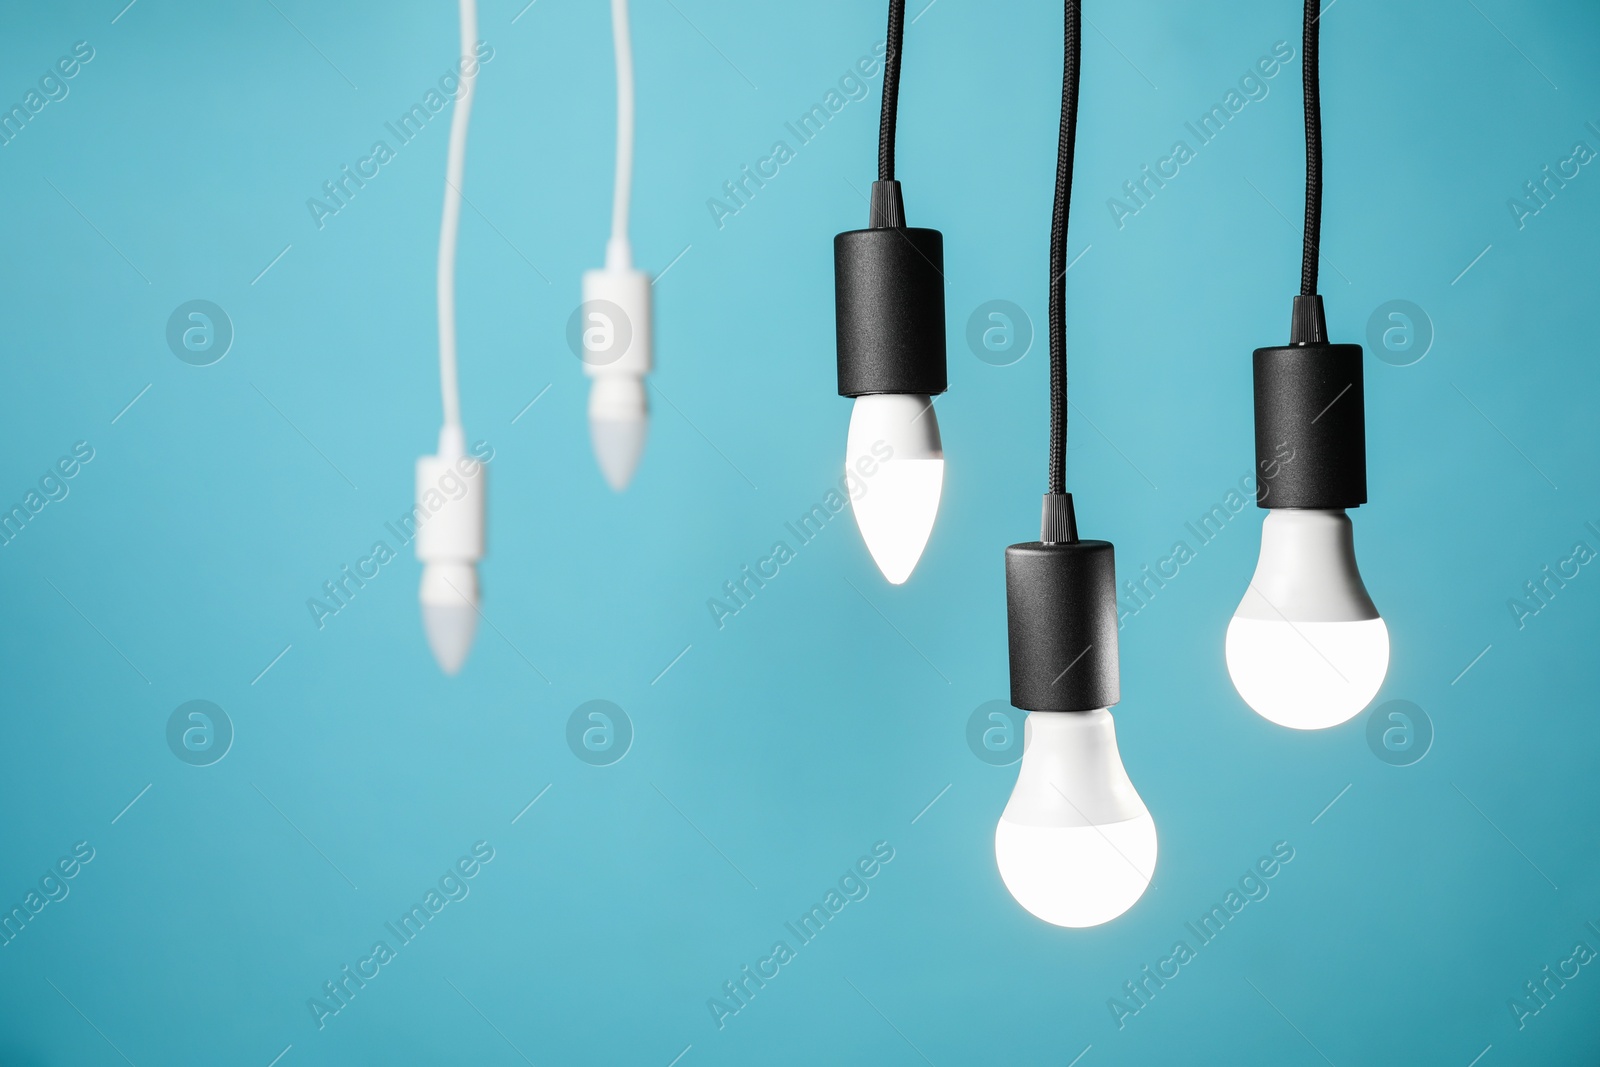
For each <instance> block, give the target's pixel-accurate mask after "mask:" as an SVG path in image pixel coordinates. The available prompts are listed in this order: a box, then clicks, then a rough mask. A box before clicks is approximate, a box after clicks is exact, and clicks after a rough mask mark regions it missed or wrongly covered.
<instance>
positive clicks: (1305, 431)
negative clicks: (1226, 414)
mask: <svg viewBox="0 0 1600 1067" xmlns="http://www.w3.org/2000/svg"><path fill="white" fill-rule="evenodd" d="M1296 304H1297V305H1298V304H1299V301H1296ZM1308 334H1309V335H1311V336H1317V335H1319V334H1320V331H1308ZM1254 365H1255V414H1256V505H1257V506H1258V507H1263V508H1315V509H1317V510H1322V511H1332V510H1337V509H1340V508H1354V507H1360V506H1361V505H1362V504H1365V503H1366V502H1367V421H1366V395H1365V390H1364V388H1363V385H1362V365H1361V346H1360V345H1331V344H1328V343H1326V342H1322V341H1311V342H1307V343H1304V344H1291V345H1287V346H1284V347H1281V348H1258V349H1256V350H1255V357H1254Z"/></svg>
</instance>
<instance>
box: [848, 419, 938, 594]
mask: <svg viewBox="0 0 1600 1067" xmlns="http://www.w3.org/2000/svg"><path fill="white" fill-rule="evenodd" d="M844 467H845V478H846V480H847V481H848V482H849V484H850V486H851V487H852V488H851V507H852V508H853V509H854V511H855V515H856V525H857V526H858V527H859V528H860V530H861V537H862V540H864V541H866V543H867V550H868V551H869V552H871V553H872V559H873V561H874V562H875V563H877V565H878V569H879V570H880V571H882V572H883V576H884V577H885V578H887V579H888V580H889V581H890V583H892V584H894V585H900V584H901V583H903V582H904V581H905V580H906V579H907V578H909V577H911V572H912V571H913V570H914V569H915V568H916V566H917V561H918V560H919V559H921V558H922V550H923V548H924V547H926V546H927V544H928V535H929V534H930V533H932V532H933V520H934V518H935V517H936V516H937V515H938V514H939V496H940V494H941V492H942V491H943V489H944V448H943V447H942V446H941V444H940V442H939V419H938V416H936V415H935V414H934V412H933V402H932V400H930V399H929V398H928V397H927V396H922V395H916V394H910V393H872V394H868V395H866V396H861V397H857V398H856V402H855V407H854V408H853V409H852V410H851V413H850V432H849V434H848V436H847V439H846V442H845V460H844ZM858 487H859V488H858Z"/></svg>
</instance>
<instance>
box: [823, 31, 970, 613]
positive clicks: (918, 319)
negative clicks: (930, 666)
mask: <svg viewBox="0 0 1600 1067" xmlns="http://www.w3.org/2000/svg"><path fill="white" fill-rule="evenodd" d="M905 9H906V5H905V0H890V4H889V31H888V36H887V38H886V44H885V52H884V58H883V109H882V114H881V116H880V118H879V126H878V180H877V181H875V182H873V183H872V194H871V201H870V204H869V210H868V221H867V229H865V230H850V231H848V232H846V233H841V234H839V235H838V236H836V237H834V239H833V265H834V311H835V321H836V325H837V329H838V358H839V395H840V396H847V397H851V398H853V399H854V400H855V406H854V409H853V410H852V411H851V414H850V430H849V433H848V434H847V436H846V440H845V461H844V466H845V479H846V481H847V482H848V483H849V484H850V485H852V486H859V487H860V488H859V490H852V493H851V506H852V509H853V510H854V512H855V516H856V525H857V527H859V528H860V530H861V537H862V539H863V540H864V541H866V543H867V550H868V551H869V552H871V553H872V558H873V561H874V562H876V563H877V565H878V569H879V570H880V571H882V572H883V576H884V577H885V578H887V579H888V580H889V581H890V582H891V583H893V584H894V585H900V584H901V583H903V582H904V581H905V580H906V579H907V578H909V577H911V572H912V570H914V569H915V568H916V565H917V561H918V560H919V559H921V558H922V550H923V548H924V547H926V546H927V543H928V535H929V534H930V533H931V532H932V531H933V520H934V518H935V517H936V516H937V515H938V513H939V496H940V493H941V492H942V491H943V487H944V447H943V445H942V444H941V442H940V440H939V419H938V416H937V415H935V414H934V411H933V397H934V396H936V395H938V394H940V393H942V392H944V391H945V388H946V380H945V346H944V235H943V234H941V233H940V232H939V231H938V230H927V229H918V228H915V227H908V226H907V225H906V218H905V205H904V203H903V201H902V198H901V194H900V183H899V182H898V181H896V180H895V176H894V136H895V119H896V113H897V109H898V103H899V95H900V51H901V42H902V38H903V37H904V31H905Z"/></svg>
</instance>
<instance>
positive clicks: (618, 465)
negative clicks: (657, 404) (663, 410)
mask: <svg viewBox="0 0 1600 1067" xmlns="http://www.w3.org/2000/svg"><path fill="white" fill-rule="evenodd" d="M649 429H650V401H649V398H648V397H647V396H646V395H645V389H644V379H643V378H640V377H638V376H637V375H632V374H611V375H606V376H605V377H597V378H595V380H594V384H593V385H592V386H591V387H590V389H589V440H590V441H591V442H592V443H593V444H594V456H595V461H596V462H598V463H599V464H600V473H601V474H604V475H605V479H606V484H608V485H610V486H611V488H613V489H615V490H616V491H617V492H619V493H620V492H621V491H622V490H624V489H626V488H627V487H628V483H629V482H631V481H632V480H633V472H634V471H635V470H637V469H638V468H639V457H640V456H641V455H643V454H644V441H645V436H646V434H647V433H648V431H649Z"/></svg>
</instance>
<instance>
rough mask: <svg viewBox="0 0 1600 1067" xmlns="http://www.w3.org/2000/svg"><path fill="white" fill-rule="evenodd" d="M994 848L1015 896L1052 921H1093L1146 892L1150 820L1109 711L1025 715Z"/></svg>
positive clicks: (1152, 835) (1151, 867)
mask: <svg viewBox="0 0 1600 1067" xmlns="http://www.w3.org/2000/svg"><path fill="white" fill-rule="evenodd" d="M994 855H995V862H996V863H997V864H998V865H999V868H1000V877H1001V879H1002V880H1003V881H1004V882H1005V884H1006V889H1007V890H1009V891H1010V893H1011V895H1012V897H1014V898H1015V899H1016V901H1017V903H1018V904H1021V905H1022V906H1023V907H1024V908H1026V909H1027V910H1028V912H1029V913H1030V914H1032V915H1034V916H1035V917H1037V918H1040V919H1043V920H1044V921H1045V922H1047V923H1052V924H1054V925H1056V926H1070V927H1085V926H1098V925H1100V924H1101V923H1104V922H1109V921H1111V920H1112V919H1115V918H1116V917H1117V916H1119V915H1121V914H1122V913H1123V912H1125V911H1127V910H1128V909H1129V908H1131V907H1133V905H1134V903H1135V902H1136V901H1137V900H1138V899H1139V898H1140V897H1141V896H1143V895H1144V891H1145V889H1146V887H1148V886H1149V885H1150V878H1151V876H1152V875H1153V874H1154V873H1155V868H1156V824H1155V822H1154V820H1152V819H1151V818H1150V812H1149V810H1148V809H1147V808H1146V807H1145V806H1144V801H1143V800H1141V799H1140V797H1139V794H1138V792H1136V791H1135V790H1134V788H1133V783H1132V782H1131V781H1129V780H1128V772H1127V770H1126V769H1124V768H1123V766H1122V755H1121V753H1119V752H1118V751H1117V733H1116V724H1115V723H1114V722H1113V721H1112V718H1111V712H1110V711H1108V710H1106V709H1104V708H1102V709H1099V710H1096V711H1087V712H1082V711H1035V712H1031V713H1030V714H1029V715H1028V719H1027V723H1026V725H1025V726H1024V729H1023V750H1022V766H1021V768H1020V769H1019V771H1018V773H1017V786H1016V788H1015V789H1014V790H1012V793H1011V799H1010V801H1009V802H1007V804H1006V810H1005V812H1004V814H1002V815H1001V816H1000V824H999V825H998V826H997V827H995V832H994Z"/></svg>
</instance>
